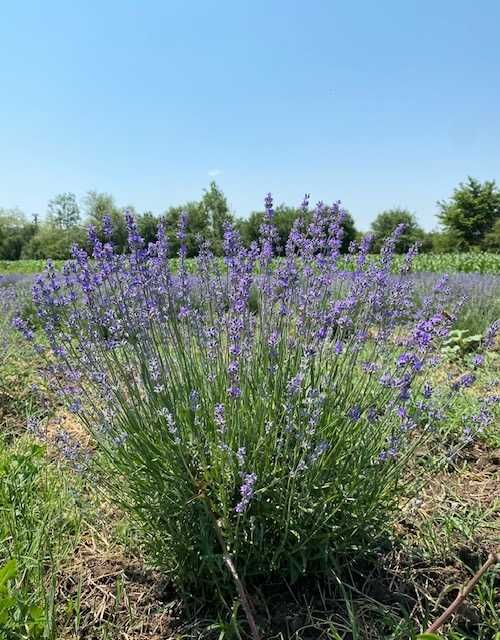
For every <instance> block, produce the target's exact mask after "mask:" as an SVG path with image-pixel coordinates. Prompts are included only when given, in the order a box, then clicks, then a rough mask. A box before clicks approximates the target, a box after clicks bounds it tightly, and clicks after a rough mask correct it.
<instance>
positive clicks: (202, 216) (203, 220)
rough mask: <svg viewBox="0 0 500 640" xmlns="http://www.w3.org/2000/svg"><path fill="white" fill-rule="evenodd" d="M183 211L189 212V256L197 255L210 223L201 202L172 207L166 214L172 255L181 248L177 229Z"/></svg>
mask: <svg viewBox="0 0 500 640" xmlns="http://www.w3.org/2000/svg"><path fill="white" fill-rule="evenodd" d="M181 213H186V214H187V229H186V247H187V254H188V257H190V258H191V257H193V256H195V255H196V254H197V253H198V251H199V249H200V246H201V244H202V242H203V240H204V239H205V238H206V237H207V235H208V232H209V229H210V225H209V218H208V214H207V211H206V209H205V207H203V206H202V205H201V203H200V202H187V203H186V204H185V205H180V206H177V207H170V208H169V209H168V210H167V211H166V212H165V215H164V221H165V226H166V229H167V237H168V241H169V246H170V253H171V255H172V256H175V255H176V254H177V251H178V250H179V240H178V238H177V231H178V227H179V219H180V216H181Z"/></svg>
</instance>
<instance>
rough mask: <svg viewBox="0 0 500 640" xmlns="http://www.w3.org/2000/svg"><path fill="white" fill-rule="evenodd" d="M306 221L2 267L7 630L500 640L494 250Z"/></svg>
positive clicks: (0, 465)
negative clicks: (450, 247) (412, 242)
mask: <svg viewBox="0 0 500 640" xmlns="http://www.w3.org/2000/svg"><path fill="white" fill-rule="evenodd" d="M302 210H303V213H304V217H303V218H300V217H299V218H298V219H297V221H296V222H295V223H294V226H293V229H292V232H291V233H290V235H289V237H288V241H287V244H286V250H285V251H284V254H285V255H284V256H281V257H280V258H279V259H278V258H277V257H276V255H275V249H276V245H277V233H276V228H275V225H274V218H273V216H274V207H273V199H272V197H271V195H270V194H269V195H268V196H267V198H266V202H265V214H266V215H265V219H264V223H263V225H262V227H261V236H260V238H259V241H258V242H256V243H252V244H251V245H250V246H249V247H247V246H245V245H244V244H243V243H242V241H241V238H240V236H239V234H238V231H237V230H236V229H235V228H234V227H233V226H232V225H231V224H227V225H226V226H225V228H224V236H223V254H224V257H223V258H218V257H215V256H214V255H213V254H212V252H211V248H210V246H209V244H208V243H207V244H204V245H203V246H202V249H201V251H200V253H199V255H198V256H197V257H196V258H193V259H189V260H188V258H187V249H186V243H185V240H186V224H187V220H186V218H185V216H181V217H180V220H179V225H178V228H177V229H176V232H175V233H176V236H177V240H178V243H179V249H178V251H177V252H176V253H175V254H173V255H172V252H171V250H170V247H169V242H168V236H167V230H166V229H165V228H164V226H163V225H161V224H160V226H159V228H158V235H157V238H156V240H155V241H154V242H151V243H149V244H147V243H146V242H145V241H144V239H143V238H142V237H141V235H140V233H139V230H138V227H137V224H136V221H135V220H134V218H133V217H132V216H131V215H127V218H126V223H127V233H128V250H127V251H126V252H123V253H118V252H117V251H115V248H114V246H113V242H112V240H111V238H112V232H113V230H112V222H111V220H110V219H105V225H104V227H105V237H101V236H99V235H98V234H97V233H96V230H95V229H94V228H93V227H89V229H88V242H89V245H90V247H91V249H90V250H88V251H87V250H84V249H81V248H77V247H75V248H74V249H73V255H72V258H71V259H70V260H69V261H67V262H65V263H62V262H61V263H56V264H53V263H51V262H50V261H49V263H48V264H47V265H44V266H43V267H42V266H41V265H40V264H38V263H37V264H36V265H31V267H29V266H27V265H24V266H21V267H20V268H18V269H17V272H15V270H14V269H13V268H10V267H6V266H3V269H1V268H0V271H2V272H1V273H0V305H1V316H0V344H1V349H2V358H1V363H0V424H1V432H0V438H1V440H0V443H1V448H0V540H1V541H2V544H1V545H0V638H3V637H5V638H8V639H10V638H61V639H63V638H64V639H66V638H67V639H69V638H89V639H96V640H97V639H103V640H104V639H105V638H106V639H115V638H116V639H119V638H120V639H121V638H129V639H137V640H139V639H145V638H150V639H153V638H157V639H159V638H247V637H249V638H253V639H254V640H255V639H256V638H283V639H285V638H295V639H297V640H301V639H303V640H306V639H309V638H325V639H326V638H334V639H340V638H342V639H346V640H347V639H360V640H361V639H365V638H366V639H368V638H374V639H385V638H387V639H393V640H403V639H407V638H416V637H419V634H423V633H424V632H425V631H426V630H427V629H429V628H430V629H431V630H432V633H431V632H429V634H428V635H425V636H424V635H422V636H421V637H422V638H424V637H425V638H428V639H430V638H448V639H449V640H468V639H471V640H472V639H479V640H490V639H492V638H495V637H497V636H495V633H497V631H498V628H499V626H498V623H499V617H498V610H499V605H500V602H499V599H498V593H499V591H498V585H499V583H498V581H499V578H500V576H499V573H498V564H496V565H495V563H496V562H497V555H496V554H498V540H499V533H500V520H499V506H500V505H499V502H498V489H499V488H500V480H499V477H500V476H499V471H500V469H499V465H500V423H499V415H500V412H499V410H498V400H499V397H500V353H499V336H498V333H499V331H500V269H499V268H498V264H499V263H498V255H495V254H476V255H473V254H470V255H467V254H461V255H460V254H457V256H458V255H459V256H460V257H453V258H451V257H449V256H439V255H432V256H419V255H418V253H417V248H416V247H412V248H410V250H409V251H408V253H407V254H406V255H405V256H397V255H395V246H396V243H397V242H398V239H399V237H400V235H401V234H402V233H403V228H402V227H401V228H400V227H398V228H396V229H395V230H394V231H393V233H392V235H390V236H389V237H387V239H386V240H385V242H384V244H383V245H382V248H381V249H380V252H379V253H378V254H374V253H373V252H372V245H371V239H370V236H369V235H367V236H365V237H364V238H363V239H362V240H361V241H359V242H358V243H357V244H356V243H354V244H353V245H352V246H351V248H350V255H349V256H348V257H346V256H345V255H341V252H340V248H341V243H342V234H343V221H344V217H345V215H346V213H345V212H344V211H343V209H342V208H341V207H340V206H339V205H336V204H334V205H333V206H326V205H324V204H322V203H319V204H318V205H317V206H316V207H311V206H310V205H309V202H308V200H307V199H305V200H304V202H303V203H302ZM306 213H307V217H306ZM21 262H22V261H21ZM461 267H462V269H463V270H461ZM488 559H489V560H488ZM485 562H489V564H488V566H486V567H485V569H484V572H483V573H482V575H481V577H480V578H479V580H478V582H477V584H476V585H475V588H474V589H473V590H472V591H471V593H470V594H468V596H467V599H466V602H465V603H464V604H462V605H461V606H460V607H457V608H456V609H454V610H452V611H450V612H449V614H448V613H447V614H446V616H445V618H444V619H443V620H442V621H439V618H440V616H441V614H443V612H444V611H445V610H446V609H447V607H448V606H449V605H450V604H451V603H452V601H453V599H454V597H455V595H456V589H457V588H458V587H459V586H460V585H462V584H465V583H466V582H467V581H468V580H469V579H470V578H471V576H472V575H474V574H475V573H476V572H477V571H478V570H480V568H481V566H482V565H484V563H485ZM436 621H438V622H437V623H436ZM433 623H436V624H434V627H433V626H432V625H433ZM434 631H435V632H436V633H437V634H438V635H433V633H434ZM2 634H3V635H2ZM497 635H498V634H497Z"/></svg>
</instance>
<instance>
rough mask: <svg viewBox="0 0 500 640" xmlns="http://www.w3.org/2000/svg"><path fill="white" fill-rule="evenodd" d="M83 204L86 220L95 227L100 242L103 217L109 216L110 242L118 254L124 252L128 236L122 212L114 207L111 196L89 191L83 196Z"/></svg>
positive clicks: (102, 237) (102, 233) (102, 231)
mask: <svg viewBox="0 0 500 640" xmlns="http://www.w3.org/2000/svg"><path fill="white" fill-rule="evenodd" d="M84 204H85V215H86V220H87V222H88V223H90V224H93V225H94V226H95V228H96V229H97V234H98V236H99V237H100V239H101V240H104V230H103V220H104V217H105V216H109V217H110V218H111V224H112V227H113V235H112V237H111V240H112V242H113V244H114V246H115V249H116V250H117V251H118V252H123V251H125V249H126V246H127V235H128V234H127V225H126V223H125V216H124V215H123V211H122V210H121V209H119V208H118V207H117V206H116V204H115V201H114V198H113V196H112V195H110V194H109V193H99V192H98V191H89V192H87V195H86V196H85V200H84Z"/></svg>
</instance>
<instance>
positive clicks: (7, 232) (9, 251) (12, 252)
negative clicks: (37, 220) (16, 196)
mask: <svg viewBox="0 0 500 640" xmlns="http://www.w3.org/2000/svg"><path fill="white" fill-rule="evenodd" d="M35 232H36V225H35V224H33V223H30V222H27V220H26V216H25V215H24V213H23V212H22V211H20V210H19V209H0V260H19V258H20V257H21V253H22V251H23V248H24V246H25V245H26V244H27V243H28V242H29V241H30V239H31V238H32V237H33V236H34V234H35Z"/></svg>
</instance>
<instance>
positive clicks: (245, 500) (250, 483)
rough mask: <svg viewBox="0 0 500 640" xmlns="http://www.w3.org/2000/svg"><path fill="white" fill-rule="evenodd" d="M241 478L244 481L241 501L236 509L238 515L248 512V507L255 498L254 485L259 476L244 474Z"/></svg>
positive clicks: (241, 489)
mask: <svg viewBox="0 0 500 640" xmlns="http://www.w3.org/2000/svg"><path fill="white" fill-rule="evenodd" d="M241 477H242V480H243V483H242V485H241V486H240V496H241V500H240V501H239V502H238V504H237V505H236V507H235V508H234V510H235V511H236V513H244V512H245V511H246V510H247V508H248V505H249V504H250V501H251V500H252V498H253V494H254V485H255V483H256V482H257V476H256V475H255V473H242V474H241Z"/></svg>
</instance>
